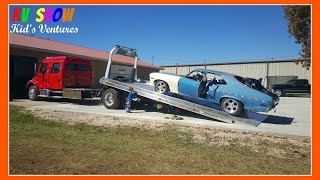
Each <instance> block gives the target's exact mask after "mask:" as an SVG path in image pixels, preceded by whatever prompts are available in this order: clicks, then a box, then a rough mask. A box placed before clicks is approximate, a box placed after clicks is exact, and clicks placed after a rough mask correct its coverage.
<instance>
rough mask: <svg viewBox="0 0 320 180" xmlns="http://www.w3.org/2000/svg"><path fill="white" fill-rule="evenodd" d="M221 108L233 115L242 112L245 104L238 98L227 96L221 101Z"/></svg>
mask: <svg viewBox="0 0 320 180" xmlns="http://www.w3.org/2000/svg"><path fill="white" fill-rule="evenodd" d="M221 109H222V110H223V111H224V112H226V113H228V114H230V115H232V116H237V115H239V114H240V113H241V112H242V110H243V104H242V103H241V102H240V101H238V100H235V99H231V98H225V99H223V100H222V101H221Z"/></svg>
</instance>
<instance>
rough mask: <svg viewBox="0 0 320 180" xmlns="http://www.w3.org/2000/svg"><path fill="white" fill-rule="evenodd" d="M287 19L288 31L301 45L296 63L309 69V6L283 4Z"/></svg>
mask: <svg viewBox="0 0 320 180" xmlns="http://www.w3.org/2000/svg"><path fill="white" fill-rule="evenodd" d="M283 9H284V13H285V18H286V19H287V20H288V32H289V34H290V35H291V36H293V37H294V38H295V39H296V41H295V42H296V43H297V44H300V45H301V46H302V49H301V52H300V55H301V58H300V59H299V60H298V61H297V64H299V63H300V64H301V65H302V67H304V68H306V69H309V68H310V64H311V32H310V30H311V7H310V6H309V5H294V6H290V5H288V6H283Z"/></svg>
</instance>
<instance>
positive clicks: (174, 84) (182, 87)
mask: <svg viewBox="0 0 320 180" xmlns="http://www.w3.org/2000/svg"><path fill="white" fill-rule="evenodd" d="M150 83H151V84H153V85H154V87H155V91H157V92H159V93H161V94H166V93H168V92H169V91H170V92H171V93H175V94H178V95H179V96H180V97H182V98H184V99H186V100H189V101H192V102H196V103H199V104H202V105H205V106H208V107H214V108H216V107H218V108H221V110H223V111H225V112H226V113H228V114H230V115H234V116H237V115H240V114H241V113H242V112H243V110H249V111H255V112H268V111H270V110H271V109H273V108H275V107H276V106H277V104H278V103H279V97H278V96H277V95H275V94H273V93H271V92H269V91H268V90H266V89H265V88H264V87H263V86H262V85H261V81H260V80H256V79H253V78H243V77H241V76H237V75H233V74H230V73H226V72H221V71H216V70H208V69H196V70H193V71H192V72H190V73H189V74H188V75H186V76H179V75H176V74H169V73H151V74H150Z"/></svg>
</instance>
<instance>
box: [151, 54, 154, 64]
mask: <svg viewBox="0 0 320 180" xmlns="http://www.w3.org/2000/svg"><path fill="white" fill-rule="evenodd" d="M153 59H154V56H152V59H151V62H152V64H153Z"/></svg>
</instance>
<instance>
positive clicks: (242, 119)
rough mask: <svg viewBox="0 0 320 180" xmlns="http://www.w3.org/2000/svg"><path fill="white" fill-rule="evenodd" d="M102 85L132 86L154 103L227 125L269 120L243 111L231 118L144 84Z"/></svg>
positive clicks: (114, 84) (105, 81) (108, 82)
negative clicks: (161, 92) (156, 90)
mask: <svg viewBox="0 0 320 180" xmlns="http://www.w3.org/2000/svg"><path fill="white" fill-rule="evenodd" d="M100 83H101V84H103V85H105V86H108V87H112V88H114V89H117V90H122V91H128V88H129V87H130V86H131V87H133V88H134V89H135V90H136V91H137V92H138V95H139V96H142V97H145V98H148V99H152V100H154V101H158V102H161V103H164V104H168V105H171V106H174V107H178V108H181V109H184V110H187V111H191V112H194V113H197V114H200V115H203V116H206V117H209V118H213V119H216V120H219V121H223V122H226V123H235V124H249V125H253V126H258V125H259V124H260V123H262V122H263V121H264V120H265V119H267V118H268V115H264V114H259V113H255V112H249V111H243V113H242V114H241V115H240V116H239V117H236V116H231V115H229V114H227V113H225V112H223V111H221V110H219V109H214V108H209V107H206V106H203V105H199V104H196V103H193V102H190V101H187V100H184V99H180V98H177V97H173V96H169V95H164V94H160V93H157V92H155V91H154V87H153V86H152V85H150V84H147V83H144V82H132V83H129V82H121V81H117V80H112V79H109V78H105V77H102V78H101V79H100Z"/></svg>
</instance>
